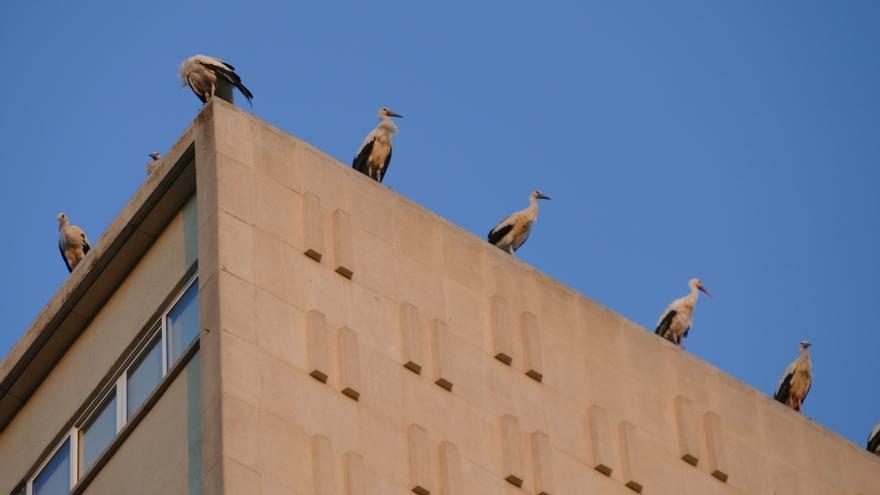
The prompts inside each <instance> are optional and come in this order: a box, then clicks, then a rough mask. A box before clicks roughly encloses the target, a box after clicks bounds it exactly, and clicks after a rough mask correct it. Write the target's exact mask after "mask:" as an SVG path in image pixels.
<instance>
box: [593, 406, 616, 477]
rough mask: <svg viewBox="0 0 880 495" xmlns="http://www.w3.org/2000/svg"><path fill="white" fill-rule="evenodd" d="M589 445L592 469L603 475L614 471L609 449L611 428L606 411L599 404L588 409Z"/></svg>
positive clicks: (608, 474)
mask: <svg viewBox="0 0 880 495" xmlns="http://www.w3.org/2000/svg"><path fill="white" fill-rule="evenodd" d="M589 420H590V446H591V447H592V449H593V469H595V470H596V471H599V472H600V473H602V474H604V475H605V476H611V473H612V472H613V471H614V462H613V461H612V457H611V456H612V454H611V452H612V450H611V430H610V429H609V426H608V413H606V412H605V408H603V407H602V406H600V405H593V406H591V407H590V411H589Z"/></svg>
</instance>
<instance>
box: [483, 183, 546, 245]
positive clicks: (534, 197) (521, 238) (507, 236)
mask: <svg viewBox="0 0 880 495" xmlns="http://www.w3.org/2000/svg"><path fill="white" fill-rule="evenodd" d="M539 199H550V197H549V196H545V195H544V193H542V192H541V191H533V192H532V194H530V195H529V207H528V208H526V209H524V210H520V211H517V212H514V213H511V214H510V215H508V216H507V218H505V219H504V220H502V221H501V222H499V223H498V225H496V226H495V228H493V229H492V230H491V231H489V236H488V240H489V244H494V245H495V246H496V247H498V248H499V249H501V250H502V251H507V252H508V253H510V254H513V253H514V251H516V250H517V249H519V248H520V246H522V245H523V244H525V242H526V239H528V238H529V233H530V232H531V231H532V225H533V224H534V223H535V221H536V220H538V200H539Z"/></svg>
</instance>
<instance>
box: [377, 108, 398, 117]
mask: <svg viewBox="0 0 880 495" xmlns="http://www.w3.org/2000/svg"><path fill="white" fill-rule="evenodd" d="M388 117H398V118H403V115H400V114H399V113H397V112H394V111H392V110H391V109H390V108H388V107H382V108H380V109H379V119H380V120H385V119H386V118H388Z"/></svg>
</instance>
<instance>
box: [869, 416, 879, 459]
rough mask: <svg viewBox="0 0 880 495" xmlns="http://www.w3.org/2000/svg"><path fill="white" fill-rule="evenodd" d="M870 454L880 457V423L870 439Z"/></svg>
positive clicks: (872, 431)
mask: <svg viewBox="0 0 880 495" xmlns="http://www.w3.org/2000/svg"><path fill="white" fill-rule="evenodd" d="M868 452H871V453H872V454H877V455H880V423H877V426H875V427H874V429H873V430H871V435H870V436H869V437H868Z"/></svg>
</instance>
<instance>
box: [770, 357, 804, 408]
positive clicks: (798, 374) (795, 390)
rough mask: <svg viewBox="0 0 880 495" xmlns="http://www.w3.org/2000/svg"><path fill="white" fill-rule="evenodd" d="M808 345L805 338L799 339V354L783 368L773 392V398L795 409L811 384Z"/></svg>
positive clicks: (801, 401) (802, 401)
mask: <svg viewBox="0 0 880 495" xmlns="http://www.w3.org/2000/svg"><path fill="white" fill-rule="evenodd" d="M810 345H812V344H810V343H809V342H807V341H806V340H804V341H801V355H800V356H799V357H798V358H797V359H795V360H794V361H793V362H792V363H791V364H789V365H788V368H785V373H783V374H782V378H781V379H780V380H779V385H777V386H776V393H774V394H773V398H774V399H776V400H778V401H779V402H782V403H783V404H785V405H786V406H788V407H790V408H792V409H794V410H795V411H800V410H801V406H803V404H804V399H806V398H807V394H808V393H809V392H810V385H812V384H813V361H812V360H811V359H810V351H809V350H808V349H809V348H810Z"/></svg>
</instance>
